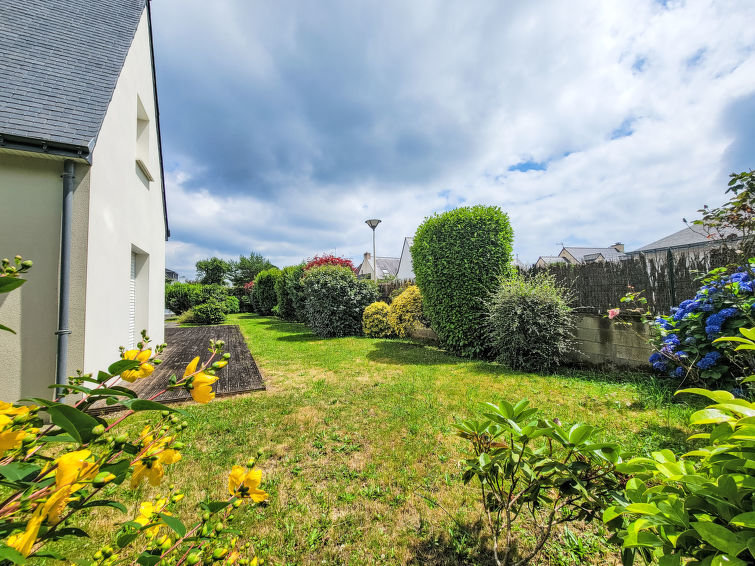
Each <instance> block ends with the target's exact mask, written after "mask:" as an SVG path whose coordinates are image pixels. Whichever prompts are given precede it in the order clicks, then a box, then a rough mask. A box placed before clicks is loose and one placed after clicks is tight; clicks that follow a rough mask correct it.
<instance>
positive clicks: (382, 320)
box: [362, 301, 393, 338]
mask: <svg viewBox="0 0 755 566" xmlns="http://www.w3.org/2000/svg"><path fill="white" fill-rule="evenodd" d="M388 310H389V307H388V303H386V302H385V301H378V302H376V303H372V304H371V305H368V306H367V308H366V309H364V314H363V315H362V332H364V335H365V336H369V337H370V338H389V337H391V336H392V335H393V329H392V328H391V323H390V322H388V317H389V315H388Z"/></svg>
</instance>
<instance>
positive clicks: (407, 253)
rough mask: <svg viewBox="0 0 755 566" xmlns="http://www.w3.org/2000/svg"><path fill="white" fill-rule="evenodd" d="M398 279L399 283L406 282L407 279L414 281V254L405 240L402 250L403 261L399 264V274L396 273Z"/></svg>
mask: <svg viewBox="0 0 755 566" xmlns="http://www.w3.org/2000/svg"><path fill="white" fill-rule="evenodd" d="M396 279H398V280H399V281H406V280H407V279H414V265H413V264H412V252H411V247H410V246H409V242H408V241H407V240H406V239H404V249H403V250H401V261H400V262H399V264H398V272H397V273H396Z"/></svg>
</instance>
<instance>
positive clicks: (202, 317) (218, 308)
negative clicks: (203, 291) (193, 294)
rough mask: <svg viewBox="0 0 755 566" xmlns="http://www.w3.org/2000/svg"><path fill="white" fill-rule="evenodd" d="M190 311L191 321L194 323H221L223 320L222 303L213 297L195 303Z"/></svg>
mask: <svg viewBox="0 0 755 566" xmlns="http://www.w3.org/2000/svg"><path fill="white" fill-rule="evenodd" d="M191 312H192V313H194V315H193V316H192V321H193V322H194V323H196V324H222V323H223V322H225V313H224V312H223V303H221V302H220V301H217V300H215V299H210V300H209V301H207V302H206V303H201V304H199V305H196V306H195V307H193V308H192V309H191Z"/></svg>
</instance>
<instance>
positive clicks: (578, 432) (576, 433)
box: [569, 424, 595, 444]
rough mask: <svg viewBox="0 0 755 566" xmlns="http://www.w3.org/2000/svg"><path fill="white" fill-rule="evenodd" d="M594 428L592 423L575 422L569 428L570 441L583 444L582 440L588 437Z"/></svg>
mask: <svg viewBox="0 0 755 566" xmlns="http://www.w3.org/2000/svg"><path fill="white" fill-rule="evenodd" d="M594 430H595V427H592V426H590V425H585V424H575V425H574V426H573V427H571V429H570V430H569V442H571V443H572V444H581V443H582V441H584V440H585V439H586V438H588V437H589V436H590V435H591V434H592V433H593V431H594Z"/></svg>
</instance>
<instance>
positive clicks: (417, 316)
mask: <svg viewBox="0 0 755 566" xmlns="http://www.w3.org/2000/svg"><path fill="white" fill-rule="evenodd" d="M421 321H422V294H421V293H420V292H419V287H417V286H416V285H410V286H409V287H407V288H406V289H404V290H403V291H402V292H401V293H400V294H399V295H398V296H397V297H396V298H395V299H393V302H392V303H391V306H390V308H389V310H388V322H389V323H390V325H391V328H392V329H393V332H395V333H396V335H397V336H399V337H400V338H407V337H408V336H410V335H411V333H412V331H413V330H414V329H416V328H417V327H419V326H420V325H421Z"/></svg>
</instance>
